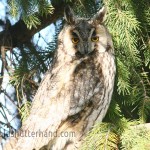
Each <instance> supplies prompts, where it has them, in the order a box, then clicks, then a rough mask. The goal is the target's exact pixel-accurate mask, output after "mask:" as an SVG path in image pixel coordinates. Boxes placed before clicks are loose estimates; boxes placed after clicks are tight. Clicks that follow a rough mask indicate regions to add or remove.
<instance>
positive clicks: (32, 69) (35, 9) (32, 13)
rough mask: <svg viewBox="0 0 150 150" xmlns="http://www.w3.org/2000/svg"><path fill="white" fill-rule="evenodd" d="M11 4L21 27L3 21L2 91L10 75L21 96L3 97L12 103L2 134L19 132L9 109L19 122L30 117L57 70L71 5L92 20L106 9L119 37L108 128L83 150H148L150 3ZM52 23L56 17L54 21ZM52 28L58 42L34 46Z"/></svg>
mask: <svg viewBox="0 0 150 150" xmlns="http://www.w3.org/2000/svg"><path fill="white" fill-rule="evenodd" d="M8 4H9V10H8V11H9V13H10V15H11V18H13V19H14V18H15V20H16V21H17V23H16V24H15V25H11V24H10V23H9V21H8V16H6V17H7V18H6V20H7V21H6V23H5V22H4V21H1V22H2V23H1V25H2V26H4V28H3V31H2V34H1V35H0V37H1V39H2V42H0V44H1V58H0V59H1V62H2V67H1V78H0V85H2V83H3V76H4V75H5V71H6V72H7V73H8V74H9V76H10V84H11V85H12V86H13V87H14V88H15V93H14V98H13V99H12V98H11V96H9V94H8V93H7V91H6V89H3V88H2V86H1V93H3V94H4V95H5V96H7V99H6V103H0V112H1V114H2V116H3V118H4V120H5V121H4V122H3V121H0V127H1V129H5V130H7V131H8V133H9V132H13V131H14V127H13V126H12V124H11V121H9V120H8V117H7V113H9V106H7V104H9V103H10V102H11V103H13V105H15V107H16V108H17V110H16V111H17V113H18V115H17V116H14V117H18V116H19V117H18V118H19V119H20V118H21V121H24V120H25V119H26V117H27V116H28V115H29V112H30V106H31V103H32V98H33V95H34V94H35V92H36V90H37V88H38V86H39V83H40V81H41V80H42V79H41V74H44V73H45V72H46V71H47V69H48V67H49V65H50V64H51V61H52V58H53V52H54V50H55V49H56V46H57V36H58V33H59V31H60V29H61V26H62V25H63V20H62V19H60V20H58V21H57V22H56V20H57V19H58V18H59V17H62V16H63V11H62V10H63V8H64V7H65V5H67V4H70V5H71V6H72V7H73V8H74V10H75V11H76V13H78V15H80V16H85V17H90V16H92V15H93V14H94V13H95V12H96V11H97V10H98V9H99V7H102V5H103V4H104V5H106V7H107V11H108V15H107V19H106V22H105V23H106V25H107V27H108V29H109V31H110V33H111V35H112V37H113V42H114V47H115V54H116V63H117V76H116V83H115V90H114V95H113V100H112V102H111V105H110V108H109V110H108V113H107V115H106V117H105V119H104V122H103V123H98V124H96V125H95V127H94V128H93V129H92V131H91V132H90V133H89V134H88V135H87V138H86V139H85V142H84V143H83V147H82V149H90V150H91V149H95V148H96V149H100V150H101V149H107V150H109V149H123V150H124V149H126V150H128V149H129V150H135V149H136V150H148V148H149V143H148V141H149V139H150V137H149V132H150V131H149V130H148V129H147V127H146V128H144V127H143V126H142V128H138V126H140V124H143V123H144V124H145V123H148V122H150V119H149V118H148V117H149V113H150V30H149V29H150V2H149V0H124V1H119V0H103V1H95V0H92V1H91V0H87V1H85V0H77V1H76V4H74V0H65V1H64V2H62V1H61V0H52V1H51V3H49V1H47V0H42V1H38V0H10V1H8ZM85 14H86V15H85ZM48 17H51V20H50V21H49V20H48ZM50 23H54V25H55V34H54V35H53V40H52V42H50V43H48V44H47V48H46V49H45V50H43V49H42V48H40V47H38V46H37V45H35V44H33V42H32V40H31V38H32V36H33V35H34V34H35V33H36V32H38V31H40V30H41V29H43V28H44V27H46V26H47V25H48V24H50ZM18 26H19V27H21V28H20V31H23V30H24V31H25V32H24V33H23V35H22V34H20V33H16V32H12V31H17V30H15V28H16V29H17V27H18ZM22 29H23V30H22ZM15 33H16V34H15ZM18 35H19V36H20V37H19V36H18ZM15 36H16V37H15ZM39 37H41V35H40V34H39ZM18 41H19V42H18ZM15 47H17V48H15ZM10 56H11V57H10ZM8 59H9V60H8ZM10 62H11V64H10ZM35 79H36V80H35ZM35 81H36V82H35ZM135 126H137V128H135ZM3 131H4V130H2V131H1V132H0V135H1V136H2V137H3V138H4V139H5V138H6V135H5V134H6V133H5V134H4V132H3ZM141 135H142V136H141ZM131 141H132V142H131Z"/></svg>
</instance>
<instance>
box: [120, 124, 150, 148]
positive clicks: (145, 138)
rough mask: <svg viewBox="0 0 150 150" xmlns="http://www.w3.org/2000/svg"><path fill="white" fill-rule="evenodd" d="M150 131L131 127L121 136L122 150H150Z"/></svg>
mask: <svg viewBox="0 0 150 150" xmlns="http://www.w3.org/2000/svg"><path fill="white" fill-rule="evenodd" d="M149 141H150V131H149V130H148V129H146V128H145V127H138V126H137V127H136V126H134V127H130V128H129V129H127V130H125V132H123V134H122V135H121V144H122V147H121V149H122V150H149V147H150V143H149Z"/></svg>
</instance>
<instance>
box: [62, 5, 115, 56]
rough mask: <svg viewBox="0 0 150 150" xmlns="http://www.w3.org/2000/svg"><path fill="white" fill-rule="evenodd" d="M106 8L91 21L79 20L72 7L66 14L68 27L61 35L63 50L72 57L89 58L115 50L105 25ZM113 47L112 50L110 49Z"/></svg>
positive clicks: (68, 8) (66, 26) (65, 27)
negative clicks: (96, 53)
mask: <svg viewBox="0 0 150 150" xmlns="http://www.w3.org/2000/svg"><path fill="white" fill-rule="evenodd" d="M105 15H106V8H105V7H103V8H102V9H100V11H99V12H98V13H97V14H96V15H94V16H93V18H91V19H86V18H78V17H76V16H75V15H74V12H73V11H72V9H71V8H70V7H67V8H66V9H65V12H64V17H65V20H66V25H65V26H64V28H63V30H62V31H61V33H60V40H61V42H62V43H63V49H64V50H65V51H66V53H67V54H69V55H71V56H77V55H81V56H83V57H84V56H87V55H90V54H92V53H94V52H99V53H103V52H106V51H108V50H109V49H111V50H113V45H112V40H111V36H110V35H109V33H108V31H107V29H106V27H105V26H104V25H103V22H104V19H105ZM110 47H111V48H110Z"/></svg>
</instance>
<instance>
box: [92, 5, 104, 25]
mask: <svg viewBox="0 0 150 150" xmlns="http://www.w3.org/2000/svg"><path fill="white" fill-rule="evenodd" d="M106 13H107V9H106V7H105V6H103V7H102V8H101V9H100V10H99V11H98V12H97V14H96V15H94V17H93V19H92V20H93V22H94V23H96V24H100V23H103V22H104V21H105V19H106Z"/></svg>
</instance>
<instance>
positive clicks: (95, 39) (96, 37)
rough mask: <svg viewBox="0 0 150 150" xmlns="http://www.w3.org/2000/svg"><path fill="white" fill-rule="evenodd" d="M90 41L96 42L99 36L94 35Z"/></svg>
mask: <svg viewBox="0 0 150 150" xmlns="http://www.w3.org/2000/svg"><path fill="white" fill-rule="evenodd" d="M91 41H92V42H97V41H99V37H98V36H94V37H92V38H91Z"/></svg>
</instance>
